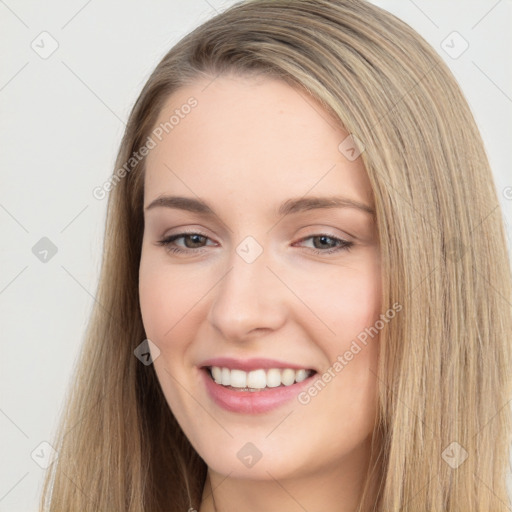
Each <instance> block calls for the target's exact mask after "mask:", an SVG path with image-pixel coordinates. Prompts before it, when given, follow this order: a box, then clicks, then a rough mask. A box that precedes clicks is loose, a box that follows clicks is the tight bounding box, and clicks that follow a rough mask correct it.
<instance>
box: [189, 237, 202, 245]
mask: <svg viewBox="0 0 512 512" xmlns="http://www.w3.org/2000/svg"><path fill="white" fill-rule="evenodd" d="M188 238H189V240H191V241H192V244H200V243H201V241H202V240H201V239H202V238H204V237H203V236H202V235H189V237H188Z"/></svg>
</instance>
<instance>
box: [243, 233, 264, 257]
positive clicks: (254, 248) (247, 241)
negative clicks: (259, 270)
mask: <svg viewBox="0 0 512 512" xmlns="http://www.w3.org/2000/svg"><path fill="white" fill-rule="evenodd" d="M236 253H237V254H238V256H240V258H242V259H243V260H244V261H245V262H246V263H253V262H254V261H256V260H257V259H258V258H259V257H260V256H261V254H262V253H263V247H261V245H260V244H259V243H258V242H257V241H256V239H255V238H254V237H252V236H246V237H245V238H244V239H243V240H242V241H241V242H240V243H239V244H238V247H237V248H236Z"/></svg>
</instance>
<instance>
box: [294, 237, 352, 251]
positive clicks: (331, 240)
mask: <svg viewBox="0 0 512 512" xmlns="http://www.w3.org/2000/svg"><path fill="white" fill-rule="evenodd" d="M305 240H313V247H312V248H311V250H312V251H313V252H314V253H315V254H331V253H334V252H340V251H348V250H349V249H350V248H351V247H352V246H353V245H354V242H349V241H348V240H343V239H342V238H338V237H335V236H331V235H329V234H327V233H320V234H317V235H311V236H308V237H305V238H302V239H301V240H299V242H304V241H305Z"/></svg>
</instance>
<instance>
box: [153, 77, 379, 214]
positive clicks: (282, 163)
mask: <svg viewBox="0 0 512 512" xmlns="http://www.w3.org/2000/svg"><path fill="white" fill-rule="evenodd" d="M212 80H213V81H212ZM190 105H194V106H193V107H190ZM158 128H160V132H159V133H160V138H161V140H155V142H156V143H157V144H156V147H155V148H154V149H152V150H151V151H150V153H149V155H148V157H147V161H146V177H145V191H146V194H147V195H148V196H150V197H148V199H151V197H154V196H156V195H158V194H161V193H170V192H173V193H175V192H178V193H188V194H190V193H191V192H192V193H193V194H196V195H199V196H203V195H206V194H210V195H212V194H213V195H217V196H222V197H224V198H231V199H233V200H237V199H238V200H239V201H240V203H241V205H242V204H243V202H244V200H247V201H249V200H250V199H251V197H252V196H260V197H261V196H263V197H266V198H268V199H269V200H272V199H273V198H274V196H275V200H276V201H278V200H281V199H282V198H283V196H301V195H304V194H307V193H308V191H309V190H311V191H312V192H314V193H315V195H317V194H318V193H328V192H329V193H335V192H343V193H344V194H349V195H351V196H352V197H353V198H354V199H356V200H360V201H362V202H369V201H371V189H370V185H369V181H368V177H367V175H366V171H365V168H364V165H363V163H362V160H361V158H358V159H356V160H355V161H349V160H348V159H347V158H346V157H345V156H344V155H343V154H342V153H341V152H340V150H339V145H340V143H341V142H342V141H343V140H344V139H345V138H346V137H347V136H348V133H346V132H345V131H344V130H343V129H342V128H340V127H339V125H337V124H336V123H335V121H334V120H333V119H332V117H330V115H329V114H328V113H327V112H326V111H325V110H324V109H323V108H322V107H321V105H320V104H319V102H317V101H316V100H315V99H313V98H312V97H311V96H309V95H308V94H306V93H305V92H304V91H302V90H299V89H297V88H295V87H291V86H290V85H288V84H287V83H285V82H283V81H280V80H276V79H271V78H265V77H257V78H254V77H238V76H219V77H217V78H216V79H210V80H206V79H201V80H197V81H196V82H193V83H192V84H190V85H187V86H185V87H182V88H181V89H179V90H177V91H176V92H175V93H174V94H172V95H171V96H170V97H169V98H168V99H167V102H166V104H165V106H164V108H163V109H162V111H161V112H160V114H159V117H158V120H157V122H156V124H155V129H158ZM153 133H155V130H153ZM153 138H155V137H153ZM146 202H147V201H146Z"/></svg>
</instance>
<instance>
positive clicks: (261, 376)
mask: <svg viewBox="0 0 512 512" xmlns="http://www.w3.org/2000/svg"><path fill="white" fill-rule="evenodd" d="M211 371H212V377H213V380H214V381H215V382H216V383H217V384H222V385H223V386H233V387H235V388H245V387H248V388H255V389H263V388H265V387H269V388H276V387H277V386H280V385H281V384H283V385H284V386H291V385H292V384H293V383H295V382H301V381H303V380H304V379H306V378H307V377H309V375H310V374H311V373H312V371H310V370H303V369H301V370H293V369H292V368H286V369H283V370H282V369H280V368H271V369H269V370H263V369H261V370H252V371H250V372H245V371H243V370H231V369H229V368H221V367H219V366H212V367H211Z"/></svg>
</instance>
